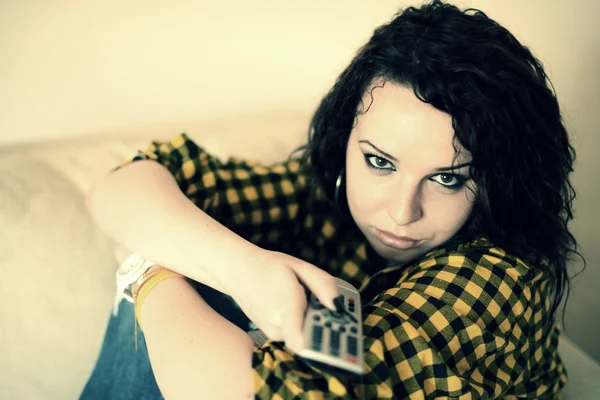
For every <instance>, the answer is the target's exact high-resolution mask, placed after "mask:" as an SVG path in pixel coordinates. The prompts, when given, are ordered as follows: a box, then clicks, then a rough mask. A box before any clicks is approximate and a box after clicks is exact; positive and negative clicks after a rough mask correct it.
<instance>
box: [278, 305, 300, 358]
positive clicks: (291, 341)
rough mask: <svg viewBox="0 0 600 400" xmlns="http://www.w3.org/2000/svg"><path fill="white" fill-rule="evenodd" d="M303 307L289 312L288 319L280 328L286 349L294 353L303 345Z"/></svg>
mask: <svg viewBox="0 0 600 400" xmlns="http://www.w3.org/2000/svg"><path fill="white" fill-rule="evenodd" d="M305 308H306V303H304V305H302V306H301V307H300V306H297V307H294V309H293V310H290V314H289V317H288V318H287V320H286V321H285V323H284V325H283V326H282V333H283V337H284V339H283V340H284V341H285V344H286V346H287V347H289V348H290V349H291V350H292V351H293V352H294V353H298V352H299V351H300V350H301V349H302V347H303V345H304V333H303V327H304V310H305Z"/></svg>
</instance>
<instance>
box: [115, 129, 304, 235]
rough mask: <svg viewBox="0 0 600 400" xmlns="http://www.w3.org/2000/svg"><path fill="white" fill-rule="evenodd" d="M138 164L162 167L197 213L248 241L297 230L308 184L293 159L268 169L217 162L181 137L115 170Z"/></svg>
mask: <svg viewBox="0 0 600 400" xmlns="http://www.w3.org/2000/svg"><path fill="white" fill-rule="evenodd" d="M141 160H152V161H156V162H158V163H159V164H161V165H163V166H164V167H165V168H167V169H168V170H169V171H170V172H171V174H172V175H173V177H174V178H175V180H176V181H177V184H178V186H179V188H180V189H181V191H182V192H183V193H184V194H185V195H186V196H187V197H188V198H189V199H190V200H192V201H193V202H194V203H195V204H196V205H197V206H198V207H199V208H200V209H202V210H203V211H205V212H206V213H207V214H209V215H210V216H212V217H213V218H215V219H216V220H218V221H219V222H220V223H222V224H223V225H225V226H226V227H228V228H229V229H231V230H233V231H235V232H236V233H238V234H240V235H241V236H243V237H245V238H247V239H248V240H250V241H252V242H254V243H259V244H261V245H264V246H268V245H273V244H275V243H278V242H280V241H281V240H282V237H283V236H284V235H285V234H289V233H291V232H295V231H296V230H297V229H298V226H297V225H298V224H299V223H300V222H299V219H298V215H299V213H301V210H300V208H301V207H302V206H303V204H304V203H306V201H305V199H306V196H307V192H308V187H309V186H308V183H309V182H308V181H309V180H308V179H307V176H306V171H304V170H303V169H302V168H301V163H300V161H299V160H297V159H290V160H287V161H284V162H279V163H274V164H270V165H263V164H260V163H258V162H253V161H246V160H242V159H238V158H235V157H231V158H229V159H227V160H226V161H221V160H220V159H219V158H217V157H214V156H212V155H211V154H209V153H208V152H206V151H205V150H204V149H203V148H201V147H200V146H198V145H197V144H196V143H195V142H194V141H193V140H191V139H190V138H189V137H188V136H187V135H186V134H185V133H182V134H180V135H177V136H175V137H174V138H172V139H171V140H169V141H162V142H159V141H154V142H152V143H151V145H150V146H149V147H148V148H147V149H146V150H144V151H139V152H138V153H137V154H136V155H135V157H133V158H131V159H129V160H127V161H125V162H123V163H122V164H121V165H119V166H117V167H116V168H115V170H116V169H119V168H122V167H124V166H126V165H128V164H131V163H133V162H136V161H141Z"/></svg>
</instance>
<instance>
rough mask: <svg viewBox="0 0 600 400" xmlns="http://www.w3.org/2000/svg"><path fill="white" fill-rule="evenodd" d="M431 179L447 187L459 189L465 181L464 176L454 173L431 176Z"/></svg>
mask: <svg viewBox="0 0 600 400" xmlns="http://www.w3.org/2000/svg"><path fill="white" fill-rule="evenodd" d="M431 179H433V180H434V181H436V182H437V183H439V184H440V185H442V186H444V187H446V188H448V189H459V188H461V187H462V186H463V185H464V184H465V181H466V179H465V178H464V177H462V176H460V175H454V174H439V175H435V176H432V177H431Z"/></svg>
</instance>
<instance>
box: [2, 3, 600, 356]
mask: <svg viewBox="0 0 600 400" xmlns="http://www.w3.org/2000/svg"><path fill="white" fill-rule="evenodd" d="M451 2H452V3H454V4H456V5H459V6H465V5H468V6H473V7H476V8H479V9H481V10H483V11H485V12H486V13H487V14H488V15H489V16H491V17H492V18H494V19H496V20H497V21H498V22H500V23H501V24H503V25H504V26H505V27H507V28H508V29H509V30H511V32H513V33H514V34H515V35H516V36H517V38H518V39H519V40H521V41H522V43H524V44H526V45H527V46H529V47H531V48H532V49H533V51H534V53H535V54H536V55H537V56H538V57H539V58H540V59H541V60H542V62H543V63H544V65H545V67H546V71H547V73H548V75H549V76H550V78H551V79H552V81H553V83H554V86H555V88H556V91H557V93H558V96H559V99H560V101H561V105H562V108H563V111H564V117H565V120H566V122H567V124H568V126H569V128H570V131H571V133H572V136H573V143H574V144H575V146H576V148H577V150H578V163H577V169H576V172H575V174H574V176H573V182H574V185H575V188H576V189H577V191H578V198H577V202H576V213H577V215H576V220H575V221H574V223H573V224H572V228H573V232H574V233H575V235H576V237H577V238H578V240H579V242H580V244H581V247H582V252H583V254H584V255H585V256H586V258H587V260H588V268H587V271H586V272H585V274H584V275H583V276H582V278H579V279H577V280H576V281H575V293H574V294H573V296H572V297H571V300H570V303H569V307H568V317H567V329H568V334H569V336H570V337H571V338H572V339H574V340H575V341H576V342H577V343H578V344H579V345H580V346H582V347H583V348H584V349H585V350H587V351H588V352H589V353H590V354H592V355H593V356H594V357H595V358H596V359H598V360H600V341H598V340H596V338H597V336H598V335H599V334H600V316H599V312H598V308H599V307H600V291H599V290H598V284H599V283H600V270H599V269H598V268H599V267H598V263H599V262H600V241H599V239H598V237H600V228H599V226H598V222H599V221H598V214H597V212H596V204H597V203H598V201H597V199H598V197H599V196H600V180H599V175H600V174H599V173H598V171H599V169H600V168H599V167H600V165H599V164H600V162H599V161H598V156H597V152H598V150H599V149H600V143H599V141H600V140H599V137H598V133H599V129H600V107H599V105H600V104H599V103H600V102H599V100H598V93H599V90H600V79H599V78H600V77H599V75H600V73H599V70H600V59H599V58H600V57H599V56H600V43H599V42H600V28H599V25H598V24H597V21H598V19H599V18H600V1H596V0H579V1H570V0H562V1H559V0H522V1H519V0H478V1H477V0H471V1H466V0H465V1H451ZM415 3H419V1H417V2H407V1H400V0H393V1H392V0H371V1H365V0H335V1H333V0H331V1H327V0H304V1H291V0H288V1H276V0H272V1H267V0H255V1H245V0H236V1H217V0H213V1H183V0H145V1H125V0H120V1H116V0H88V1H86V0H0V150H2V149H4V150H7V149H10V148H12V147H15V146H22V145H24V144H29V143H39V142H40V141H56V140H59V139H64V138H69V137H84V136H87V137H94V136H98V135H105V136H107V135H126V134H127V135H132V134H136V133H140V132H143V131H144V130H146V129H148V128H147V127H149V126H158V125H160V126H165V127H171V128H172V127H176V128H178V129H179V128H181V129H182V130H185V121H191V120H198V119H199V118H204V117H208V116H210V117H218V116H227V115H233V114H240V113H244V112H255V111H256V110H277V109H306V110H312V109H314V108H315V107H316V105H317V103H318V101H319V99H320V98H321V97H322V95H323V94H324V93H325V92H326V91H327V90H328V89H329V87H330V86H331V85H332V83H333V82H334V80H335V78H336V77H337V75H338V74H339V73H340V72H341V70H342V69H343V68H344V67H345V66H346V64H347V63H348V62H349V60H350V59H351V57H352V56H353V54H354V52H355V51H356V50H357V48H358V47H359V46H360V45H361V44H363V43H364V42H365V41H366V40H367V38H368V37H369V36H370V34H371V32H372V30H373V29H374V28H375V27H376V26H377V25H379V24H381V23H384V22H386V21H388V20H389V19H390V18H391V16H392V15H393V13H394V12H395V11H397V10H398V8H399V7H400V6H406V5H408V4H415Z"/></svg>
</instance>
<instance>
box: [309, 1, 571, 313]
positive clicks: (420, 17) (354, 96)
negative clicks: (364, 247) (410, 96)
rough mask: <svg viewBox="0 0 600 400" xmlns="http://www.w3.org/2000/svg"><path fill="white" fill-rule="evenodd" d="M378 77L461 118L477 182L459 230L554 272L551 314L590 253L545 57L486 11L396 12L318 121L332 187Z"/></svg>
mask: <svg viewBox="0 0 600 400" xmlns="http://www.w3.org/2000/svg"><path fill="white" fill-rule="evenodd" d="M375 80H383V81H384V82H385V81H390V82H394V83H396V84H401V85H405V86H407V87H411V88H412V89H413V91H414V93H415V95H416V96H417V97H418V98H419V99H421V100H422V101H424V102H426V103H429V104H431V105H432V106H433V107H435V108H436V109H438V110H440V111H443V112H445V113H447V114H449V115H450V116H451V117H452V125H453V128H454V131H455V137H454V140H455V149H459V148H460V146H462V147H463V148H465V149H466V150H468V151H469V152H470V153H471V155H472V163H471V167H470V168H471V170H470V175H471V177H472V178H473V180H474V182H475V183H476V184H477V188H478V190H477V195H476V199H475V204H474V207H473V211H472V213H471V216H470V218H469V220H468V221H467V222H466V223H465V226H464V227H463V228H462V230H461V231H460V232H459V233H458V236H459V237H460V238H463V239H465V238H473V237H475V236H477V235H479V236H481V235H483V236H486V237H487V238H489V239H490V241H491V242H492V243H494V244H495V245H497V246H500V247H502V248H503V249H505V250H506V251H508V252H511V253H512V254H515V255H517V256H519V257H521V258H522V259H524V260H527V261H528V262H531V263H532V264H533V265H535V266H537V267H539V268H542V269H545V270H546V271H547V272H549V273H550V274H551V279H552V282H554V298H553V303H552V314H553V315H554V314H555V312H556V309H557V307H558V305H559V304H560V302H561V300H562V298H563V296H564V295H565V292H566V296H567V297H568V292H569V282H570V278H569V274H568V268H567V267H568V263H569V261H570V260H571V258H572V256H574V255H578V256H579V257H581V255H580V254H579V253H578V252H577V242H576V240H575V238H574V237H573V235H572V234H571V233H570V232H569V230H568V227H567V224H568V222H569V221H570V220H571V219H572V218H573V213H572V202H573V200H574V198H575V191H574V190H573V187H572V186H571V183H570V181H569V174H570V173H571V172H572V171H573V162H574V159H575V150H574V148H573V147H572V146H571V144H570V143H569V136H568V133H567V130H566V128H565V125H564V123H563V120H562V117H561V113H560V110H559V104H558V101H557V99H556V96H555V94H554V90H553V88H552V85H551V83H550V80H549V79H548V77H547V75H546V73H545V72H544V69H543V67H542V64H541V63H540V61H538V60H537V59H536V58H535V57H534V56H533V55H532V53H531V51H530V50H529V49H528V48H527V47H525V46H523V45H522V44H521V43H520V42H519V41H518V40H517V39H516V38H515V37H514V36H513V35H512V34H511V33H510V32H509V31H508V30H507V29H505V28H504V27H502V26H500V25H499V24H498V23H497V22H495V21H493V20H492V19H490V18H489V17H488V16H486V15H485V14H484V13H483V12H481V11H479V10H476V9H467V10H464V11H461V10H460V9H458V8H457V7H455V6H453V5H450V4H445V3H442V2H439V1H436V2H433V3H429V4H425V5H423V6H421V7H419V8H416V7H409V8H407V9H405V10H404V11H401V12H399V13H398V14H396V15H395V16H394V18H393V19H392V21H391V22H389V23H388V24H385V25H383V26H380V27H378V28H377V29H376V30H375V31H374V34H373V36H372V37H371V39H370V40H369V41H368V43H367V44H366V45H365V46H363V47H362V48H361V49H360V50H359V51H358V53H357V55H356V56H355V58H354V59H353V61H352V62H351V63H350V65H349V66H348V67H347V68H346V69H345V70H344V71H343V72H342V74H341V75H340V76H339V78H338V79H337V81H336V83H335V85H334V86H333V88H332V89H331V90H330V91H329V93H328V94H327V95H326V96H325V97H324V98H323V100H322V101H321V103H320V105H319V107H318V109H317V110H316V112H315V114H314V116H313V118H312V120H311V124H310V132H309V139H308V144H307V145H306V146H304V148H303V149H302V150H303V152H304V153H303V156H304V157H305V159H306V160H310V166H311V168H312V169H313V170H314V173H315V179H316V181H317V183H318V184H319V186H320V187H322V188H323V189H324V190H325V192H326V193H327V194H328V196H329V197H330V198H333V197H334V187H335V181H336V178H337V177H338V175H339V174H340V171H341V170H342V168H343V167H344V165H345V161H346V160H345V154H346V146H347V143H348V138H349V135H350V132H351V130H352V128H353V126H354V123H355V120H356V116H357V114H359V113H361V112H364V111H361V110H362V109H363V108H364V105H363V104H361V98H362V97H363V95H364V94H365V92H366V91H367V90H368V88H369V87H370V85H372V83H373V82H375ZM456 142H458V144H457V143H456ZM459 145H460V146H459ZM457 151H458V150H457Z"/></svg>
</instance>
